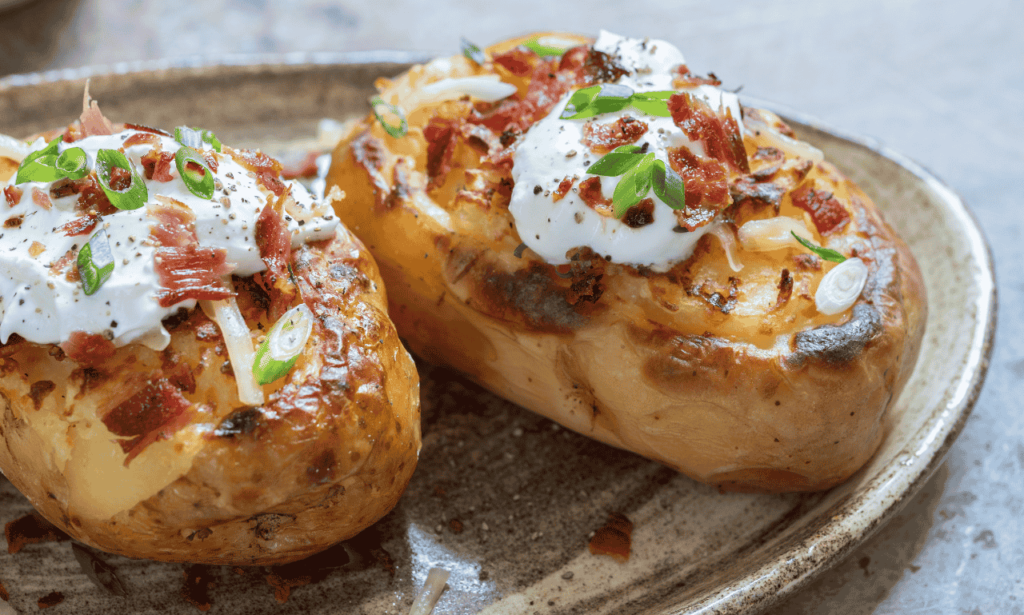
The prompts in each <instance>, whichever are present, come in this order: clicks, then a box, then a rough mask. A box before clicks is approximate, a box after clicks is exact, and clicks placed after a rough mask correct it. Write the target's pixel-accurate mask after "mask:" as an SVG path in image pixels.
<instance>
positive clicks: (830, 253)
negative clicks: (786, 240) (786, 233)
mask: <svg viewBox="0 0 1024 615" xmlns="http://www.w3.org/2000/svg"><path fill="white" fill-rule="evenodd" d="M790 233H791V234H792V235H793V237H796V240H797V241H799V242H800V245H802V246H803V247H805V248H807V249H808V250H810V251H811V252H814V253H815V254H817V255H818V256H820V257H821V258H822V259H824V260H827V261H832V262H833V263H841V262H843V261H845V260H846V257H845V256H843V255H842V254H840V253H839V252H836V251H835V250H830V249H828V248H822V247H821V246H816V245H814V244H813V243H811V242H809V241H807V240H806V239H804V238H803V237H801V236H800V235H797V234H796V233H794V232H793V231H790Z"/></svg>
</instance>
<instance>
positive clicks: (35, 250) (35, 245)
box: [28, 241, 46, 258]
mask: <svg viewBox="0 0 1024 615" xmlns="http://www.w3.org/2000/svg"><path fill="white" fill-rule="evenodd" d="M43 252H46V246H44V245H43V244H41V243H39V242H38V241H33V242H32V245H31V246H29V248H28V253H29V254H30V255H31V256H32V258H35V257H37V256H39V255H40V254H42V253H43Z"/></svg>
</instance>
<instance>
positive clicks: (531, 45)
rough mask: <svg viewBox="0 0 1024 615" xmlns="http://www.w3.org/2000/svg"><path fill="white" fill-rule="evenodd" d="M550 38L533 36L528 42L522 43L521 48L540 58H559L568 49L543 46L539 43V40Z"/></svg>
mask: <svg viewBox="0 0 1024 615" xmlns="http://www.w3.org/2000/svg"><path fill="white" fill-rule="evenodd" d="M547 38H550V37H540V36H535V37H533V38H531V39H530V40H528V41H526V42H525V43H523V47H526V48H527V49H529V50H530V51H532V52H534V53H535V54H537V55H538V56H540V57H542V58H546V57H552V56H553V57H556V58H558V57H561V56H562V55H563V54H564V53H565V52H566V51H567V50H569V47H555V46H554V45H545V44H544V43H542V42H541V39H547Z"/></svg>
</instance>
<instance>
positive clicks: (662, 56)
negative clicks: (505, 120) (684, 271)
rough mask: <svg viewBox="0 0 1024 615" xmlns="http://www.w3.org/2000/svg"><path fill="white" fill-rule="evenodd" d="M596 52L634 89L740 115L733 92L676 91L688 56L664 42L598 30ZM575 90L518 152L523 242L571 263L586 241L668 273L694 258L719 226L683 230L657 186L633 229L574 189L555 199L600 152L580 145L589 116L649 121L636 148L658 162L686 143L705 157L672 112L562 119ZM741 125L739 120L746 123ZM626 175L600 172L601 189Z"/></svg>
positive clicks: (617, 258)
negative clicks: (647, 215) (650, 217)
mask: <svg viewBox="0 0 1024 615" xmlns="http://www.w3.org/2000/svg"><path fill="white" fill-rule="evenodd" d="M594 49H595V50H596V51H601V52H604V53H606V54H608V55H610V56H611V57H612V59H613V60H614V61H615V63H616V64H618V65H619V66H621V67H623V68H625V69H627V70H629V71H630V72H629V73H628V74H626V75H623V76H622V77H620V78H619V79H618V81H616V82H615V83H618V84H622V85H626V86H628V87H630V88H632V89H633V91H634V92H657V91H666V90H676V91H679V92H686V93H688V94H690V95H692V96H694V97H696V98H699V99H702V100H704V101H705V102H706V103H707V104H708V105H709V106H710V107H711V108H712V109H714V110H716V111H717V110H719V109H720V108H728V109H731V112H732V116H733V117H734V118H736V119H737V121H738V120H739V118H740V117H741V115H740V106H739V100H738V99H737V97H736V95H735V94H733V93H730V92H725V91H723V90H721V89H719V88H717V87H714V86H710V85H700V86H696V87H690V88H683V89H678V88H676V87H675V86H674V85H673V78H674V77H675V76H676V74H677V73H676V72H675V70H676V68H677V67H679V65H681V64H685V60H684V58H683V55H682V54H681V53H680V52H679V50H678V49H676V48H675V47H674V46H672V45H671V44H670V43H667V42H665V41H662V40H655V39H632V38H625V37H622V36H618V35H615V34H612V33H610V32H606V31H601V34H600V36H599V37H598V39H597V42H596V43H595V44H594ZM572 93H573V92H570V93H569V94H567V95H566V96H565V97H564V98H563V99H562V100H561V101H559V103H558V104H556V105H555V106H554V108H553V109H552V110H551V113H550V114H548V115H547V117H545V118H544V119H542V120H540V121H539V122H537V123H536V124H535V125H534V126H533V127H531V128H530V130H529V131H528V132H527V133H526V134H525V135H524V137H523V139H522V141H521V142H520V143H519V145H518V147H517V148H516V151H515V153H514V154H513V167H512V178H513V180H514V181H515V187H514V188H513V190H512V200H511V203H510V204H509V210H510V211H511V213H512V216H513V217H514V219H515V222H516V228H517V230H518V232H519V236H520V237H521V238H522V241H523V242H524V243H525V244H526V245H527V246H528V247H529V248H530V249H531V250H533V251H534V252H536V253H537V254H538V255H540V256H541V257H542V258H543V259H544V260H545V261H547V262H549V263H551V264H556V265H557V264H565V263H567V262H569V259H568V258H567V256H566V252H568V251H570V250H572V249H574V248H578V247H582V246H588V247H590V248H591V249H593V250H594V251H595V252H597V253H598V254H601V255H603V256H606V257H610V258H611V260H612V261H613V262H618V263H626V264H630V265H644V266H648V267H651V268H652V269H654V270H656V271H667V270H668V269H670V268H671V267H672V266H673V265H674V264H675V263H677V262H679V261H681V260H685V259H687V258H689V256H690V255H691V254H692V252H693V248H694V246H695V245H696V243H697V240H698V239H700V237H701V236H703V235H704V233H707V232H708V231H709V230H711V229H712V227H713V225H716V224H719V222H718V221H713V222H711V223H710V224H706V225H704V226H702V227H700V228H698V229H696V230H695V231H694V232H690V233H680V232H676V231H675V230H674V229H676V227H677V221H676V216H675V212H674V211H673V210H672V209H671V208H670V207H669V206H668V205H666V204H665V203H664V202H663V201H662V200H661V199H659V198H658V197H657V195H656V194H655V193H654V191H653V190H652V191H651V192H650V193H649V194H648V195H647V196H648V197H650V198H652V199H653V200H654V203H655V206H654V221H653V222H652V223H650V224H647V225H645V226H642V227H639V228H631V227H629V226H627V225H626V224H625V223H623V222H622V220H619V219H616V218H613V217H610V216H606V215H602V214H601V213H598V212H597V211H596V210H594V209H593V208H591V207H589V206H588V205H587V204H586V203H585V202H584V201H583V200H582V199H581V198H580V197H579V195H578V194H577V193H576V192H575V191H570V192H569V193H567V194H566V195H565V197H564V198H562V199H560V200H558V201H556V200H555V199H554V198H553V197H554V195H555V191H556V189H557V188H558V185H559V184H560V183H561V182H562V180H563V179H565V178H567V177H568V178H570V179H572V178H576V181H575V183H574V188H575V187H578V186H579V183H580V182H581V181H583V180H585V179H586V178H587V177H593V176H588V175H587V167H588V166H590V165H591V164H593V163H595V162H597V160H599V159H600V158H601V154H596V153H593V152H591V151H590V150H589V149H588V148H587V146H586V145H583V143H581V140H582V138H583V127H584V125H585V124H586V123H587V122H588V121H596V122H598V123H600V124H608V123H614V122H615V121H616V120H618V119H619V118H620V117H622V116H624V115H631V116H632V117H634V118H636V119H638V120H641V121H643V122H645V123H646V124H647V125H648V129H647V132H646V133H645V134H644V135H643V136H642V137H641V138H640V139H639V140H638V141H636V143H635V145H637V146H641V147H643V146H645V145H646V147H647V150H646V151H647V152H649V153H654V155H655V157H656V159H658V160H661V161H663V162H665V164H666V165H667V164H668V150H669V148H677V147H681V146H683V147H687V148H689V149H690V150H691V151H692V152H694V153H695V154H697V155H704V148H703V146H702V145H701V144H700V143H695V142H691V141H690V140H689V139H688V138H687V136H686V135H685V134H684V133H683V131H682V130H681V129H680V128H679V127H677V126H676V125H675V123H674V122H673V121H672V118H671V117H657V116H649V115H646V114H644V113H643V112H641V111H639V110H637V109H633V108H626V109H624V110H622V111H618V112H614V113H606V114H601V115H599V116H597V117H594V118H586V119H574V120H572V119H561V118H560V117H559V116H560V115H561V114H562V111H563V110H564V109H565V106H566V103H567V102H568V100H569V98H570V97H571V95H572ZM741 130H742V125H741ZM620 180H621V177H601V192H602V194H603V196H604V197H605V198H608V199H611V198H612V195H613V194H614V192H615V187H616V185H618V182H619V181H620Z"/></svg>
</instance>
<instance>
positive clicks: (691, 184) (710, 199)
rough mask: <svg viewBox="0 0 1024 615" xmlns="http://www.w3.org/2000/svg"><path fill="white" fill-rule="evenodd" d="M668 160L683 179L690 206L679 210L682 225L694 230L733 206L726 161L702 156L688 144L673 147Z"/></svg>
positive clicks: (677, 213)
mask: <svg viewBox="0 0 1024 615" xmlns="http://www.w3.org/2000/svg"><path fill="white" fill-rule="evenodd" d="M668 161H669V165H670V166H671V167H672V168H673V169H674V170H675V171H676V173H678V174H679V176H680V177H681V178H683V186H684V192H685V194H686V209H685V210H678V211H676V218H677V219H678V220H679V224H680V226H682V227H684V228H686V229H687V230H689V231H692V230H694V229H695V228H697V227H699V226H703V225H704V224H707V223H708V222H710V221H711V219H712V218H714V217H715V216H716V215H717V214H718V212H719V211H721V210H722V209H724V208H725V207H726V206H727V205H729V203H730V196H729V183H728V178H727V175H726V171H725V166H724V165H722V163H720V162H718V161H717V160H714V159H712V158H698V157H697V156H696V155H694V154H693V152H691V151H690V150H689V149H688V148H686V147H676V148H670V149H669V150H668Z"/></svg>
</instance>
